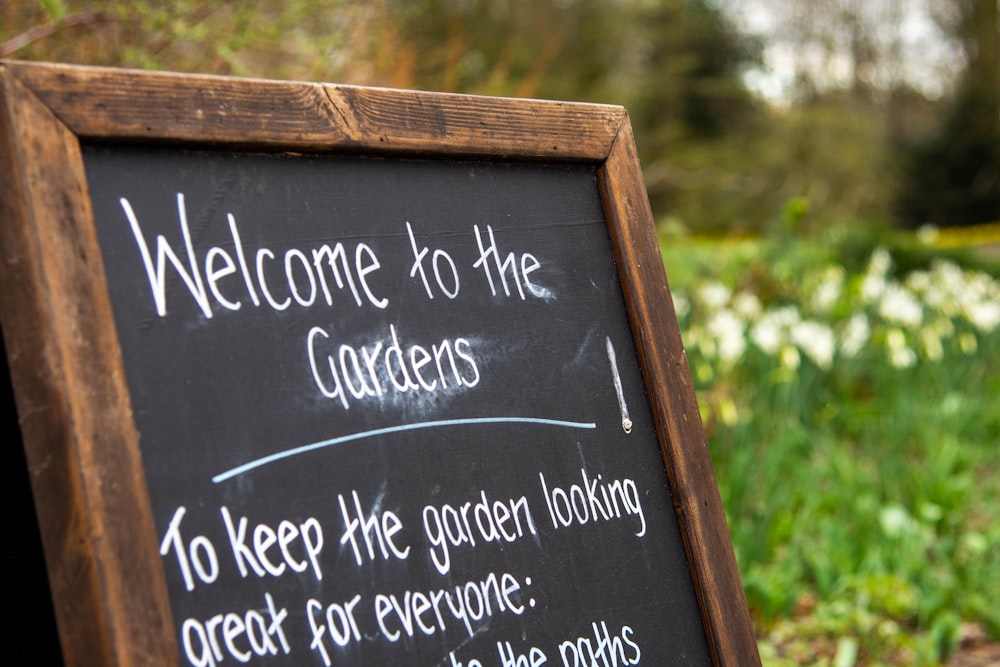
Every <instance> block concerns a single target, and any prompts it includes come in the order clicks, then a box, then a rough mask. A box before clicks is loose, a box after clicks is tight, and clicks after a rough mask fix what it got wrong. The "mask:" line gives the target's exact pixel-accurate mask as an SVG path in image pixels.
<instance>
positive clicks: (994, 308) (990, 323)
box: [962, 301, 1000, 333]
mask: <svg viewBox="0 0 1000 667" xmlns="http://www.w3.org/2000/svg"><path fill="white" fill-rule="evenodd" d="M962 313H963V314H964V315H965V319H967V320H969V322H971V323H972V325H973V326H974V327H976V328H977V329H979V330H980V331H982V332H983V333H988V332H990V331H993V330H994V329H996V328H997V325H1000V302H997V301H974V302H971V303H963V304H962Z"/></svg>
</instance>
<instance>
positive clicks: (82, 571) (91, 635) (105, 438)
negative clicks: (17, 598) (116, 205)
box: [0, 65, 177, 665]
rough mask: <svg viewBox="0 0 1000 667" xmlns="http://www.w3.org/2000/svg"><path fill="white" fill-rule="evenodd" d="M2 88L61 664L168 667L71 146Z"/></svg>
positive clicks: (21, 359) (6, 222)
mask: <svg viewBox="0 0 1000 667" xmlns="http://www.w3.org/2000/svg"><path fill="white" fill-rule="evenodd" d="M0 80H2V85H3V98H2V99H3V102H4V107H3V109H2V113H0V164H2V167H3V170H4V173H5V174H10V175H12V177H11V178H5V179H0V202H2V203H0V221H2V223H3V224H2V225H0V248H2V252H3V256H2V261H0V282H2V283H3V284H4V285H17V286H18V289H4V290H0V294H2V295H3V296H2V302H0V313H2V317H3V323H4V335H5V340H6V343H7V350H8V356H9V359H10V366H11V374H12V378H13V380H14V382H15V385H16V387H17V400H18V409H19V410H18V411H19V414H20V420H21V428H22V433H23V438H24V443H25V450H26V455H27V458H28V463H29V468H30V473H31V478H32V484H33V489H34V492H35V495H36V497H38V498H39V499H41V502H40V503H38V504H37V511H38V514H39V519H40V524H41V531H42V539H43V543H44V547H45V551H46V560H47V566H48V570H49V578H50V582H51V587H52V591H53V597H54V598H55V610H56V615H57V619H58V623H59V629H60V637H61V643H62V645H63V652H64V656H65V659H66V663H67V664H70V665H145V664H150V663H153V662H156V663H160V662H162V663H164V664H166V663H170V662H173V663H176V661H177V652H176V645H175V640H174V639H173V628H172V620H171V618H170V611H169V601H168V599H167V591H166V583H165V580H164V576H163V571H162V566H161V565H160V563H159V560H158V543H157V540H156V534H155V529H154V527H153V521H152V514H151V511H150V508H149V501H148V496H147V494H146V490H145V489H146V485H145V480H144V477H143V472H142V467H141V463H140V460H139V450H138V443H137V436H136V433H135V429H134V425H133V422H132V418H131V410H130V407H129V400H128V391H127V388H126V386H125V381H124V374H123V368H122V362H121V358H120V354H119V349H118V344H117V338H116V336H115V334H114V331H115V329H114V323H113V320H112V316H111V309H110V303H109V301H108V296H107V292H106V288H105V285H104V279H103V275H104V272H103V269H102V268H101V256H100V251H99V248H98V245H97V239H96V236H95V230H94V227H93V221H92V216H91V213H90V202H89V199H88V195H87V192H86V185H85V180H84V176H83V163H82V159H81V155H80V150H79V142H78V140H77V138H76V137H75V136H74V134H73V133H72V132H71V131H70V130H68V129H67V128H66V127H65V126H64V125H63V124H62V123H61V122H60V121H59V119H57V118H56V117H55V116H54V115H53V114H52V113H51V111H50V109H48V108H46V105H44V104H43V103H41V102H40V101H39V100H38V99H37V98H36V97H35V96H34V95H33V94H32V93H31V91H29V90H27V89H26V88H25V87H24V86H23V85H22V84H21V83H20V82H19V81H17V79H16V78H15V77H13V76H11V73H10V71H9V70H8V69H7V67H6V66H5V65H0ZM137 593H138V594H137Z"/></svg>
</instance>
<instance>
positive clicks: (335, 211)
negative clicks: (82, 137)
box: [84, 149, 710, 665]
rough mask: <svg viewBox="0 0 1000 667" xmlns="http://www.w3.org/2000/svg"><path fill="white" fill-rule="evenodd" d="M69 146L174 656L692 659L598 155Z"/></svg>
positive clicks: (690, 629) (697, 637) (683, 593)
mask: <svg viewBox="0 0 1000 667" xmlns="http://www.w3.org/2000/svg"><path fill="white" fill-rule="evenodd" d="M84 162H85V165H86V172H87V178H88V183H89V185H90V188H91V200H92V202H93V206H94V219H95V223H96V225H97V228H98V236H99V238H100V242H101V248H102V252H103V254H104V263H105V267H106V273H107V280H108V285H109V291H110V293H111V300H112V304H113V306H114V310H115V320H116V323H117V328H118V335H119V339H120V341H121V345H122V354H123V357H124V360H125V368H126V373H127V375H128V384H129V389H130V393H131V395H132V405H133V409H134V410H135V415H136V427H137V429H138V431H139V433H140V449H141V451H142V458H143V462H144V465H145V467H146V477H147V479H148V480H149V489H150V495H151V497H152V504H153V513H154V516H155V520H156V525H157V529H158V532H159V534H160V535H161V536H162V540H163V541H162V544H161V554H163V556H164V567H165V570H166V573H167V580H168V582H169V586H170V591H171V607H172V609H173V610H174V623H175V624H176V626H177V628H178V629H179V630H180V640H181V644H182V646H183V648H184V655H185V657H186V658H187V659H188V660H189V661H190V663H191V664H208V663H211V662H212V660H213V659H214V660H217V661H218V660H220V657H219V655H215V656H213V655H212V650H213V640H214V641H216V642H217V643H219V644H221V646H222V649H221V654H222V656H223V657H225V658H228V657H229V656H232V657H235V658H240V657H243V656H246V655H248V654H249V653H251V652H258V653H273V652H276V653H277V655H278V657H277V658H271V659H269V661H268V664H271V663H274V664H303V663H309V662H321V661H323V660H324V659H328V660H330V661H331V664H332V663H333V662H336V663H337V664H344V663H345V662H346V663H349V664H358V665H361V664H402V663H406V664H414V665H416V664H423V665H436V664H451V661H454V662H455V663H456V664H458V663H462V664H468V663H470V662H472V661H473V660H478V661H479V662H481V663H482V664H484V665H486V664H497V665H499V664H503V661H502V659H501V656H503V655H504V654H505V651H506V652H507V655H508V657H509V654H510V652H513V654H514V655H529V654H532V653H534V654H535V655H536V656H538V655H545V656H546V657H547V658H548V659H549V660H550V661H552V662H555V663H556V664H559V663H558V660H560V659H561V660H564V662H567V663H568V664H587V665H589V664H591V663H592V661H593V655H592V654H591V653H592V652H593V654H595V655H602V656H606V657H609V658H610V656H611V655H612V654H615V655H616V656H617V657H616V658H614V659H616V660H617V661H618V664H625V665H629V664H639V663H640V660H644V661H646V662H647V664H662V665H667V664H709V662H710V660H709V654H708V649H707V646H706V642H705V636H704V632H702V631H701V629H700V626H701V619H700V617H699V615H698V613H697V604H696V600H695V596H694V588H693V586H692V583H691V577H690V574H689V573H688V569H687V562H686V557H685V554H684V549H683V544H682V542H681V538H680V534H679V531H678V530H677V524H676V520H675V519H674V518H673V510H672V506H671V504H670V494H669V486H668V483H667V477H666V473H665V471H664V468H663V465H662V460H661V458H660V454H659V448H658V446H657V442H656V434H655V430H654V428H653V422H652V418H651V416H650V414H649V409H648V407H647V403H646V401H645V395H644V390H643V384H642V378H641V376H640V375H639V371H638V368H639V367H638V363H637V360H636V354H635V351H634V349H633V347H632V341H631V334H630V331H629V327H628V322H627V319H626V317H625V312H624V309H623V307H622V297H621V292H620V288H619V285H618V276H617V273H616V271H615V267H614V261H613V258H612V253H611V246H610V241H609V238H608V232H607V224H606V222H605V220H604V215H603V210H602V207H601V201H600V197H599V192H598V189H597V179H596V173H595V170H594V168H593V167H591V166H576V165H573V166H562V165H560V166H550V165H544V164H543V165H531V164H513V163H502V162H501V163H498V162H493V163H484V162H449V163H445V164H440V163H434V162H431V161H416V160H409V161H405V160H387V159H370V158H343V157H316V158H309V157H301V156H296V157H281V156H269V155H252V154H239V155H220V154H217V153H209V152H190V151H186V152H179V151H165V150H125V149H114V150H106V149H105V150H101V149H95V150H88V151H86V152H85V154H84ZM174 258H176V259H174ZM215 275H217V276H220V277H218V278H217V279H215V280H213V279H212V276H215ZM338 278H339V280H338ZM341 285H342V286H341ZM327 294H329V296H327ZM206 306H207V307H206ZM623 419H629V420H630V423H628V424H627V428H628V431H626V429H625V427H623V425H622V424H623ZM369 545H371V546H369ZM653 573H655V576H652V577H651V576H650V575H651V574H653ZM331 604H332V605H334V607H332V608H331V607H330V605H331ZM259 609H266V613H264V614H263V615H262V617H263V619H264V621H265V623H266V625H267V626H268V627H270V625H271V623H272V622H273V619H275V618H278V617H281V618H283V619H284V620H283V622H282V624H281V625H280V630H279V629H278V628H275V631H274V632H272V633H271V634H269V635H268V639H270V641H267V640H264V641H261V642H260V644H258V645H257V646H256V647H255V646H253V640H252V637H251V635H252V633H253V629H254V627H255V625H254V623H259V622H260V621H259V620H258V617H257V616H253V621H251V620H250V617H249V616H246V614H248V613H249V612H248V610H259ZM331 609H332V610H333V611H332V612H331V611H330V610H331ZM258 613H259V612H258ZM218 614H222V615H223V617H224V619H234V620H232V621H231V622H232V623H233V624H234V626H233V627H234V628H239V627H240V626H241V625H242V624H243V623H244V622H246V624H247V625H248V626H249V627H247V628H246V630H244V631H238V630H237V629H234V630H233V633H234V637H235V638H234V639H233V641H232V643H231V644H230V643H228V642H225V641H222V639H221V638H222V637H223V636H224V634H225V627H224V624H225V623H226V622H228V621H226V620H224V621H223V625H220V626H217V627H215V628H213V627H212V619H213V617H216V616H217V615H218ZM230 614H235V616H229V615H230ZM260 639H263V638H260ZM341 643H343V644H344V645H343V646H340V644H341ZM256 649H261V650H259V651H258V650H256ZM279 658H284V659H279ZM508 664H510V661H508Z"/></svg>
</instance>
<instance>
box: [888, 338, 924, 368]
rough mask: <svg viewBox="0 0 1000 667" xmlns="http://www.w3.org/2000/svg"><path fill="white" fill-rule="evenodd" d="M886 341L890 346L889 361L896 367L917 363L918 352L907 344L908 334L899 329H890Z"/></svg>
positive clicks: (906, 366) (907, 366) (905, 366)
mask: <svg viewBox="0 0 1000 667" xmlns="http://www.w3.org/2000/svg"><path fill="white" fill-rule="evenodd" d="M885 343H886V346H887V347H888V348H889V363H890V364H892V365H893V366H894V367H895V368H909V367H910V366H912V365H913V364H915V363H917V353H916V352H914V351H913V350H912V349H910V347H909V346H908V345H907V344H906V335H905V334H904V333H903V332H902V331H900V330H899V329H889V331H888V332H886V335H885Z"/></svg>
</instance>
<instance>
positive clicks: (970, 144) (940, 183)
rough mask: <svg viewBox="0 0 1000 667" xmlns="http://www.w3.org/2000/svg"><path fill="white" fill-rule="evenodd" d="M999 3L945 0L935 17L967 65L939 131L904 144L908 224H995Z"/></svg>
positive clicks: (999, 184) (998, 201) (999, 206)
mask: <svg viewBox="0 0 1000 667" xmlns="http://www.w3.org/2000/svg"><path fill="white" fill-rule="evenodd" d="M998 18H1000V17H998V10H997V2H996V0H948V2H947V3H945V2H941V3H939V13H938V19H939V21H940V22H941V23H942V24H943V26H944V27H945V28H946V29H947V30H948V31H949V32H950V33H951V34H952V35H953V36H954V37H955V40H956V42H957V43H958V45H959V46H960V48H961V51H962V53H963V55H964V59H965V63H966V67H965V70H964V72H963V74H962V76H961V78H960V79H959V85H958V90H957V93H956V94H955V95H954V97H953V98H952V99H951V100H949V101H948V102H947V104H946V109H947V116H946V118H945V121H944V122H943V123H942V124H941V126H940V128H939V129H938V130H937V131H936V132H934V133H933V134H931V136H930V138H929V139H927V140H924V141H909V142H907V141H905V140H904V141H901V142H899V144H900V150H901V151H902V152H903V154H904V156H905V159H906V161H905V163H904V165H905V172H904V173H905V181H904V187H903V189H902V190H901V192H900V195H899V198H898V202H897V205H898V210H899V213H900V216H901V218H902V220H903V222H904V223H905V224H908V225H911V226H917V225H921V224H925V223H932V224H935V225H967V224H975V223H984V222H998V221H1000V21H998Z"/></svg>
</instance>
